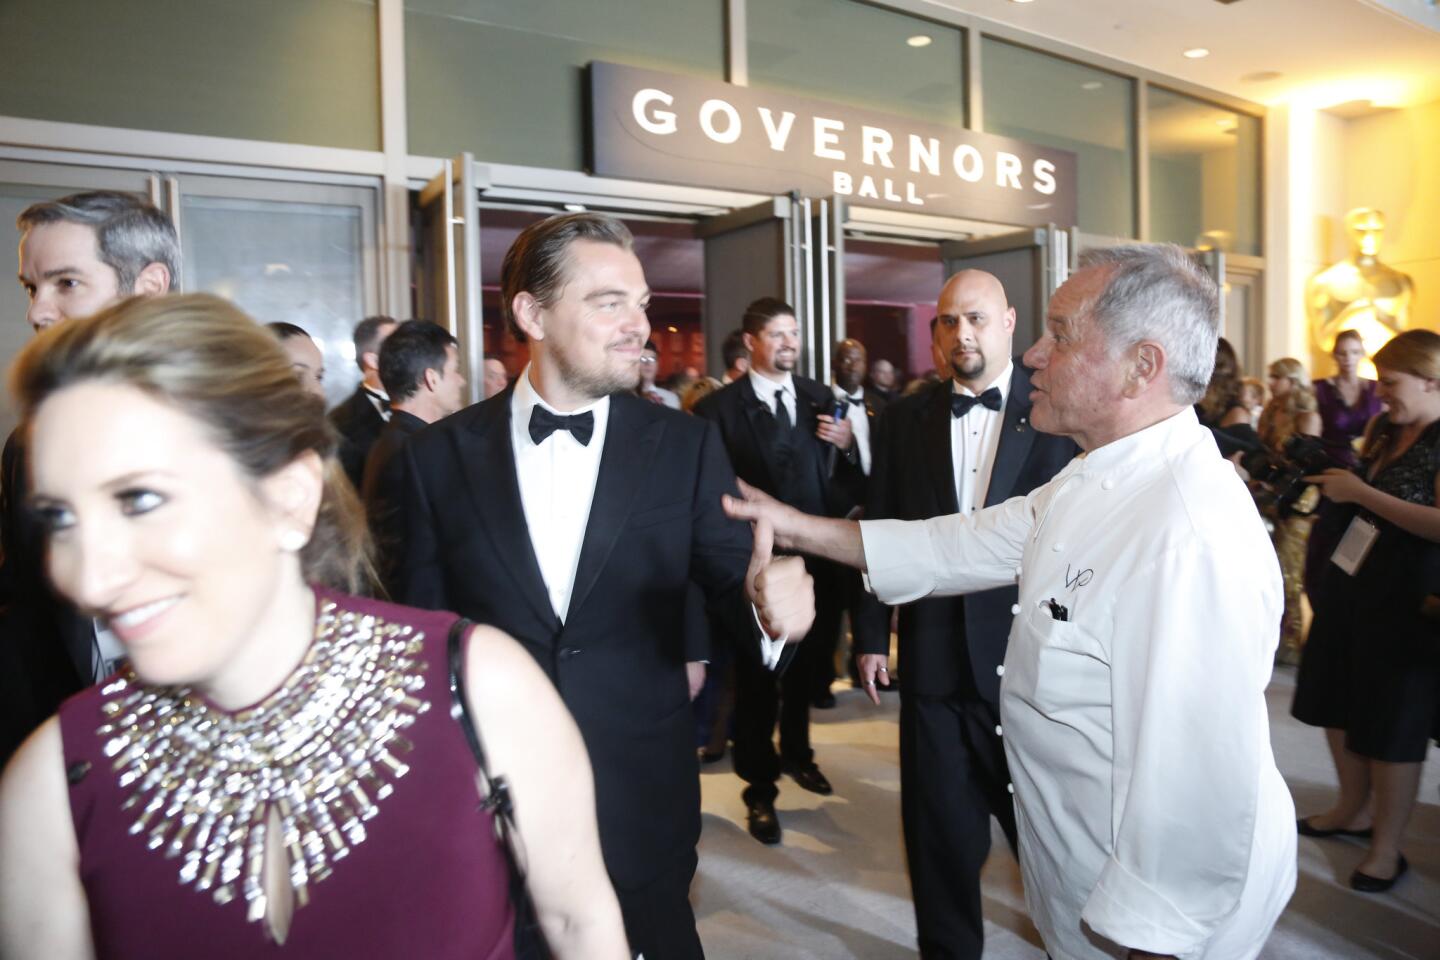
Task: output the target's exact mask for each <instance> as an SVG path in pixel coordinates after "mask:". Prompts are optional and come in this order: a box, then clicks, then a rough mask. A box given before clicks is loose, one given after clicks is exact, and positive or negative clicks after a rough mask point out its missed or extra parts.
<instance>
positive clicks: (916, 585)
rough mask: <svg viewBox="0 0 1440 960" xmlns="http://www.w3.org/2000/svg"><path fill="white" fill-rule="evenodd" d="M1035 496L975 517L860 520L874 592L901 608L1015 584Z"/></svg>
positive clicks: (1007, 502) (871, 585)
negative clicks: (915, 602) (925, 599)
mask: <svg viewBox="0 0 1440 960" xmlns="http://www.w3.org/2000/svg"><path fill="white" fill-rule="evenodd" d="M1042 489H1043V488H1042ZM1034 496H1035V494H1033V493H1032V494H1030V495H1029V496H1027V497H1013V498H1011V499H1009V500H1006V501H1005V502H1004V503H998V504H996V505H995V506H993V507H988V508H986V509H984V510H981V511H980V512H979V513H974V514H971V515H970V516H969V517H966V516H963V515H961V514H958V513H956V514H951V515H949V516H945V517H934V518H932V519H929V520H862V521H860V537H861V540H862V542H863V544H864V549H865V565H866V568H867V570H868V573H867V580H868V584H869V588H870V590H871V591H872V592H873V593H874V594H875V596H876V597H878V598H879V599H880V600H881V602H883V603H888V604H900V603H909V602H910V601H912V600H918V599H920V598H921V597H928V596H951V595H954V594H957V593H974V592H975V591H977V590H989V589H991V588H994V587H1003V586H1007V585H1009V584H1013V583H1014V582H1015V579H1016V577H1017V576H1018V575H1019V572H1020V557H1021V555H1022V554H1023V553H1024V551H1025V541H1026V539H1027V538H1028V537H1029V535H1030V530H1031V528H1032V527H1033V526H1034V515H1033V505H1032V503H1031V498H1033V497H1034Z"/></svg>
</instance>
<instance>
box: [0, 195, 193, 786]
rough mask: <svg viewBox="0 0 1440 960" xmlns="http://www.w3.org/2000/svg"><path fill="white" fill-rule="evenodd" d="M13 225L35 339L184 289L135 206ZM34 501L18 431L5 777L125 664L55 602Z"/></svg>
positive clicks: (65, 203) (91, 626)
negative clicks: (58, 715)
mask: <svg viewBox="0 0 1440 960" xmlns="http://www.w3.org/2000/svg"><path fill="white" fill-rule="evenodd" d="M15 225H16V226H17V227H18V228H19V229H20V234H21V236H20V282H21V283H22V284H23V285H24V286H25V290H26V293H28V294H29V296H30V307H29V309H28V310H27V311H26V319H27V320H28V321H29V323H30V326H31V327H33V328H34V329H35V332H37V333H39V332H40V331H42V330H44V329H45V328H47V327H50V326H52V325H54V324H57V323H63V322H64V321H66V320H70V319H72V318H75V317H84V316H89V315H90V314H93V313H98V312H100V311H101V310H103V309H104V308H106V307H108V306H110V305H111V304H113V303H115V302H117V301H119V300H121V299H124V298H125V297H129V296H132V295H139V296H158V295H160V294H164V293H166V292H168V291H169V290H170V289H171V286H172V285H174V284H178V283H179V282H180V243H179V240H178V239H177V237H176V235H175V227H174V225H173V224H172V223H171V222H170V218H169V217H167V216H166V215H165V214H164V213H163V212H161V211H160V210H158V209H157V208H156V207H154V206H152V205H151V204H150V203H148V202H146V201H145V200H143V199H141V198H140V197H138V196H136V195H134V194H130V193H121V192H118V191H111V190H96V191H91V192H87V193H77V194H73V195H71V196H68V197H62V198H61V199H59V200H47V201H43V202H41V203H36V204H32V205H31V206H29V207H27V208H26V209H25V210H24V211H23V212H22V213H21V214H20V216H19V218H18V219H17V220H16V224H15ZM29 489H30V476H29V456H28V454H27V452H26V447H25V437H24V435H23V434H22V433H21V431H20V430H16V431H14V432H13V433H11V434H10V437H9V439H7V440H6V441H5V451H4V456H3V461H0V767H3V766H4V764H5V761H6V760H8V759H9V758H10V754H12V753H13V752H14V751H15V749H16V748H17V747H19V746H20V744H21V742H22V741H23V740H24V739H25V738H26V737H27V736H29V735H30V733H31V732H32V731H33V730H34V729H35V728H36V727H38V726H39V725H40V724H41V723H42V722H43V721H45V720H46V719H47V718H48V717H49V716H50V715H51V714H53V713H54V712H55V711H56V709H57V708H58V707H59V706H60V703H61V702H62V701H63V700H64V699H65V698H66V697H69V696H70V695H71V694H73V693H77V692H79V691H80V690H83V689H84V688H85V687H88V686H89V685H90V684H92V683H94V682H95V681H96V680H98V679H100V678H102V677H104V676H106V675H108V674H109V673H110V666H111V664H112V663H113V662H114V660H115V658H116V657H118V656H119V655H120V646H119V642H118V641H116V640H115V639H114V638H113V637H112V636H111V635H110V634H109V631H105V630H97V629H96V625H95V622H94V621H93V620H91V619H90V618H89V617H86V616H82V615H81V614H80V613H79V611H77V610H76V609H75V607H74V606H73V605H71V604H70V603H69V601H67V600H64V599H62V598H61V597H60V596H59V595H57V594H56V593H55V592H54V591H53V590H51V588H50V581H49V577H48V576H47V574H46V570H45V537H44V533H43V532H42V530H41V527H40V524H39V523H38V522H37V521H36V519H35V517H34V516H33V515H32V514H31V513H30V511H28V510H27V509H26V507H25V498H26V496H27V495H28V493H29Z"/></svg>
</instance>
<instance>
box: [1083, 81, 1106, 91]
mask: <svg viewBox="0 0 1440 960" xmlns="http://www.w3.org/2000/svg"><path fill="white" fill-rule="evenodd" d="M1103 86H1105V84H1103V83H1101V82H1100V81H1099V80H1086V81H1085V82H1084V83H1082V84H1080V89H1081V90H1099V89H1100V88H1101V87H1103Z"/></svg>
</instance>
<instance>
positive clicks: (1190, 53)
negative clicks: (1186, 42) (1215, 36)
mask: <svg viewBox="0 0 1440 960" xmlns="http://www.w3.org/2000/svg"><path fill="white" fill-rule="evenodd" d="M1185 56H1187V57H1189V58H1190V59H1191V60H1199V59H1200V58H1201V57H1208V56H1210V51H1209V50H1206V49H1205V48H1204V47H1191V48H1190V49H1189V50H1186V51H1185Z"/></svg>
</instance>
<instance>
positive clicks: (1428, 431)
mask: <svg viewBox="0 0 1440 960" xmlns="http://www.w3.org/2000/svg"><path fill="white" fill-rule="evenodd" d="M1375 365H1376V367H1377V368H1378V369H1379V372H1380V385H1379V395H1380V398H1381V400H1383V401H1384V403H1385V406H1386V412H1385V413H1384V414H1382V415H1381V416H1379V417H1377V418H1376V419H1375V421H1374V422H1373V423H1372V425H1371V428H1370V430H1369V431H1368V433H1367V436H1366V443H1365V449H1364V451H1363V453H1362V456H1361V469H1360V471H1359V472H1358V473H1356V472H1351V471H1347V470H1328V471H1326V472H1325V473H1324V474H1323V475H1321V476H1319V477H1314V478H1311V479H1314V480H1315V481H1317V482H1318V483H1319V485H1320V486H1321V487H1322V489H1323V491H1324V493H1325V496H1326V497H1327V498H1328V499H1329V500H1331V501H1332V502H1334V503H1337V504H1351V505H1353V507H1352V509H1353V514H1354V520H1353V521H1352V523H1351V525H1350V527H1349V528H1348V530H1349V532H1347V534H1346V541H1342V543H1341V546H1342V548H1348V547H1349V546H1350V545H1351V544H1352V543H1356V542H1363V541H1364V540H1365V539H1368V538H1369V537H1370V535H1371V534H1372V533H1373V535H1374V536H1373V542H1372V545H1371V546H1370V548H1369V552H1368V553H1366V554H1364V555H1363V559H1361V560H1360V562H1359V565H1358V567H1353V566H1352V569H1353V570H1354V572H1353V573H1347V572H1346V571H1345V570H1344V569H1342V568H1341V567H1340V566H1339V565H1338V564H1337V563H1335V562H1333V561H1332V560H1330V559H1329V558H1327V559H1326V561H1325V566H1324V569H1323V571H1318V575H1319V576H1320V577H1321V578H1322V589H1321V590H1320V591H1319V596H1320V597H1321V598H1322V601H1321V604H1320V606H1318V607H1317V609H1316V611H1315V622H1314V625H1313V626H1312V628H1311V631H1310V639H1309V643H1308V644H1307V645H1306V648H1305V656H1304V659H1303V660H1302V662H1301V664H1300V675H1299V679H1298V681H1297V684H1296V689H1295V702H1294V706H1293V713H1294V715H1295V716H1296V718H1297V719H1299V720H1302V721H1303V722H1305V723H1309V724H1311V725H1313V726H1322V727H1325V728H1326V731H1325V732H1326V737H1327V739H1328V740H1329V745H1330V750H1331V753H1332V754H1333V756H1334V760H1335V769H1336V772H1337V774H1338V775H1339V781H1340V795H1339V796H1338V797H1337V798H1336V801H1335V803H1334V805H1333V806H1332V807H1331V808H1330V809H1329V810H1326V811H1325V812H1323V813H1319V814H1316V815H1314V816H1311V817H1307V818H1305V819H1302V820H1300V822H1299V829H1300V832H1301V833H1302V834H1304V835H1306V836H1313V837H1325V836H1336V835H1348V836H1358V837H1369V838H1370V849H1369V851H1368V852H1367V854H1366V856H1365V858H1364V860H1362V861H1361V863H1360V864H1359V866H1358V867H1357V868H1356V870H1355V872H1354V873H1353V874H1352V875H1351V878H1350V884H1351V886H1352V887H1354V888H1355V889H1357V890H1361V891H1364V892H1378V891H1381V890H1387V889H1389V888H1390V887H1391V886H1392V885H1393V884H1394V882H1395V880H1397V879H1398V878H1399V877H1400V875H1401V874H1402V873H1404V872H1405V870H1406V867H1407V864H1406V862H1405V858H1404V856H1403V855H1402V854H1401V851H1400V843H1401V839H1402V838H1403V836H1404V833H1405V825H1406V822H1407V821H1408V820H1409V818H1410V813H1411V810H1412V809H1413V807H1414V804H1415V795H1416V791H1417V790H1418V788H1419V783H1420V768H1421V765H1422V764H1423V763H1424V760H1425V755H1426V753H1427V751H1428V748H1429V740H1430V736H1431V734H1432V732H1433V730H1434V726H1435V721H1436V714H1437V701H1440V697H1437V680H1440V630H1437V627H1436V624H1435V622H1434V621H1432V620H1430V619H1429V618H1427V617H1426V616H1425V615H1424V614H1423V613H1422V606H1423V605H1424V603H1425V598H1426V597H1427V596H1428V595H1430V594H1431V593H1433V592H1435V591H1436V589H1437V585H1440V579H1437V578H1440V507H1437V501H1440V335H1437V334H1435V333H1433V332H1431V331H1428V330H1411V331H1407V332H1405V333H1402V334H1400V335H1399V336H1398V337H1396V338H1395V339H1393V340H1391V341H1390V342H1389V343H1388V344H1386V345H1385V346H1384V347H1383V348H1381V349H1380V351H1379V352H1377V353H1376V355H1375ZM1347 541H1348V542H1347ZM1346 552H1350V551H1348V550H1347V551H1346ZM1372 818H1373V834H1372V826H1371V823H1372Z"/></svg>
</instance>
